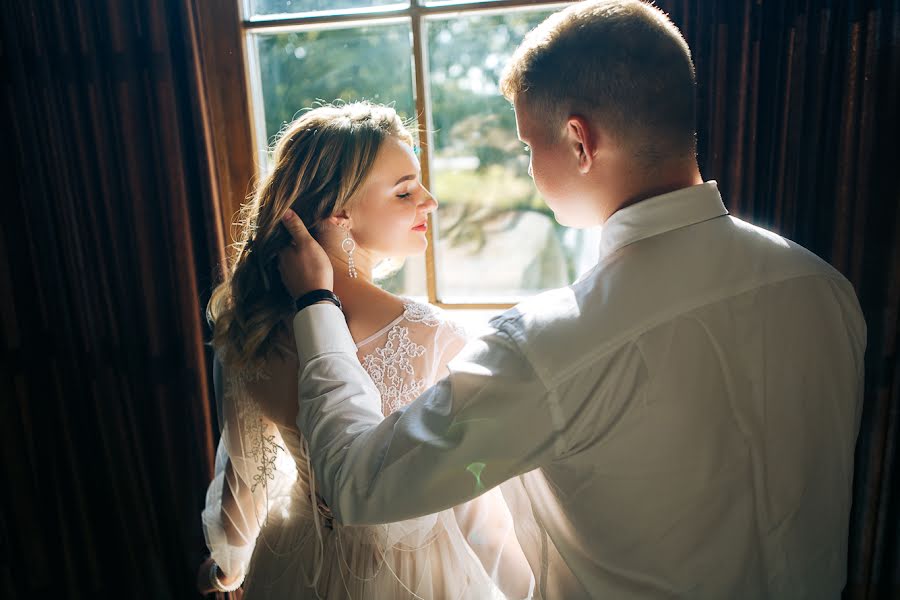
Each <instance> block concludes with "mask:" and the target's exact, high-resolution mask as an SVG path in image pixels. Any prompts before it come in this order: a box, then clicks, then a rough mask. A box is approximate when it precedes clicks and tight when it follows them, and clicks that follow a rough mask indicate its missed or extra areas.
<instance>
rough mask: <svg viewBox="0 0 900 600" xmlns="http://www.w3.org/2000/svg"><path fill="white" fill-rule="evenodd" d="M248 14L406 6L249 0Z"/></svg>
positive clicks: (356, 0)
mask: <svg viewBox="0 0 900 600" xmlns="http://www.w3.org/2000/svg"><path fill="white" fill-rule="evenodd" d="M249 6H250V15H251V16H260V15H280V14H299V13H310V12H332V13H333V12H348V11H352V12H360V11H364V10H366V9H376V10H377V9H384V8H385V7H391V8H406V7H407V6H409V2H403V1H402V0H250V2H249Z"/></svg>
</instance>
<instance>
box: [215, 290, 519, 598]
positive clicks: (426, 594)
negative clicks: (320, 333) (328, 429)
mask: <svg viewBox="0 0 900 600" xmlns="http://www.w3.org/2000/svg"><path fill="white" fill-rule="evenodd" d="M311 335H313V336H315V335H316V332H311ZM312 339H314V340H315V343H317V344H321V345H322V346H323V347H326V348H329V349H330V350H331V351H342V352H349V353H353V355H354V357H356V356H357V351H358V356H359V359H360V360H362V362H363V363H365V364H367V365H368V367H369V373H370V374H371V377H372V378H371V379H368V378H367V380H366V381H365V382H362V385H364V386H366V387H367V388H371V387H372V386H373V384H374V385H376V386H377V387H378V389H382V390H383V391H384V392H385V397H386V398H390V399H391V401H390V402H387V403H385V406H384V409H385V413H384V414H388V413H390V412H391V411H392V410H395V409H396V408H399V407H402V406H403V405H404V404H405V403H408V402H410V401H412V400H414V399H415V397H416V396H417V395H418V393H419V392H420V391H422V390H424V389H426V388H427V387H428V386H429V385H431V384H432V383H433V382H434V381H435V380H437V379H439V378H440V377H443V376H444V375H445V374H446V373H447V367H446V364H447V362H448V361H449V360H450V358H452V357H453V356H454V355H455V354H456V353H457V352H458V351H459V350H460V349H461V348H462V347H463V346H464V344H465V340H464V338H463V337H462V335H461V333H460V330H459V329H458V328H457V327H456V326H455V325H454V324H453V323H452V322H450V321H447V320H446V319H444V318H443V317H442V316H441V315H440V314H439V313H437V312H436V311H435V310H434V309H433V308H432V307H429V306H427V305H422V304H417V303H414V302H407V303H406V305H405V307H404V312H403V314H401V315H400V316H399V317H397V319H395V320H394V321H392V322H391V323H389V324H388V325H387V326H386V327H385V328H384V329H382V330H381V331H379V332H378V333H376V334H375V335H373V336H370V337H369V338H368V339H366V340H363V342H362V343H360V344H359V345H356V344H354V343H353V341H352V339H349V338H344V337H340V338H333V337H329V336H327V335H325V336H324V337H314V338H312ZM354 360H356V358H354ZM297 368H298V362H297V360H296V357H295V356H293V349H290V348H289V349H288V351H287V352H286V353H285V356H284V357H283V358H280V359H275V358H273V359H272V360H270V361H268V362H267V364H266V366H265V368H263V369H261V370H260V372H258V373H252V374H248V373H226V372H224V370H223V369H222V367H221V364H220V363H219V362H218V361H217V362H216V370H215V382H216V397H217V401H218V408H219V418H220V427H221V431H222V437H221V441H220V444H219V448H218V451H217V457H216V458H217V460H216V476H215V478H214V480H213V482H212V483H211V484H210V486H209V489H208V491H207V505H206V508H205V510H204V511H203V524H204V531H205V534H206V539H207V545H208V546H209V549H210V553H211V556H212V557H213V559H215V561H216V562H217V563H218V564H219V565H220V567H221V568H222V570H223V571H224V572H225V573H226V575H231V574H234V573H242V572H246V574H247V575H246V579H245V581H244V593H245V598H247V599H248V600H253V599H257V598H273V599H276V598H277V599H283V598H341V599H344V598H352V599H367V600H380V599H382V598H391V599H395V598H397V599H403V598H410V599H412V598H424V599H427V600H440V599H443V598H454V599H456V598H459V599H470V600H481V599H483V598H491V597H494V596H496V597H502V595H501V593H500V590H499V589H498V588H497V586H495V585H494V584H493V583H492V580H493V581H496V582H497V585H499V586H500V588H502V589H503V591H505V592H507V593H509V594H510V595H511V597H519V598H522V597H526V596H528V595H529V594H530V590H531V589H532V586H533V578H532V576H531V571H530V569H529V566H528V562H527V560H526V558H525V556H524V555H523V553H522V551H521V549H519V547H518V544H517V542H516V537H515V533H514V530H513V523H512V518H511V516H510V514H509V511H508V509H507V508H506V504H505V502H504V500H503V497H502V495H501V494H500V493H499V490H497V491H495V492H494V493H492V494H486V495H484V496H482V497H480V498H478V499H476V500H473V501H471V502H468V503H466V504H463V505H461V506H459V507H457V508H455V509H454V510H445V511H435V512H434V514H426V515H423V516H417V518H414V519H408V520H404V521H401V522H397V523H390V524H388V525H372V526H343V525H341V524H340V523H333V522H331V521H330V519H329V514H328V508H327V506H325V505H324V504H322V503H321V501H318V500H317V501H316V502H315V503H314V502H313V500H312V499H313V498H316V496H317V490H316V480H315V478H314V477H311V476H310V474H311V470H310V468H309V453H308V449H307V445H306V443H305V441H304V440H303V438H302V436H301V435H300V434H299V431H298V430H297V429H296V427H295V425H294V420H295V419H296V415H297V405H296V395H297V387H296V372H297ZM370 416H371V417H373V418H376V419H379V420H380V419H381V418H383V414H382V413H381V411H380V410H379V409H376V410H375V411H374V412H373V413H372V414H371V415H370Z"/></svg>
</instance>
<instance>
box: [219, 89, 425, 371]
mask: <svg viewBox="0 0 900 600" xmlns="http://www.w3.org/2000/svg"><path fill="white" fill-rule="evenodd" d="M388 136H394V137H396V138H398V139H400V140H401V141H403V142H405V143H407V144H410V145H412V144H413V137H412V134H411V133H410V131H409V130H408V129H407V128H406V127H405V125H404V123H403V121H402V120H401V119H400V117H399V116H398V115H397V113H396V111H394V109H393V108H391V107H388V106H382V105H378V104H372V103H369V102H353V103H348V104H340V105H325V106H321V107H318V108H314V109H311V110H308V111H306V112H304V113H303V114H302V115H301V116H300V117H299V118H297V119H296V120H294V121H293V122H292V123H290V124H289V125H287V126H286V127H285V128H284V129H283V130H282V131H281V132H280V133H279V135H278V136H277V139H276V141H275V148H274V156H273V164H274V166H273V168H272V169H271V171H270V172H269V174H268V175H266V176H265V177H264V178H263V179H262V180H261V181H260V183H259V185H258V186H257V188H256V190H255V191H254V193H253V194H252V196H251V197H250V200H249V201H248V202H247V203H246V204H244V205H243V206H242V207H241V211H240V213H239V216H238V219H237V222H236V226H237V228H238V234H237V236H236V237H237V241H236V242H235V243H234V245H233V249H234V252H233V253H232V256H234V259H233V261H232V264H231V265H230V266H229V267H228V268H227V269H226V272H225V274H224V279H223V281H222V283H221V284H219V285H218V286H217V287H216V288H215V290H214V291H213V293H212V297H211V298H210V301H209V305H208V306H207V309H206V315H207V319H208V320H209V322H210V324H211V325H212V327H213V337H212V346H213V348H214V349H215V350H216V354H217V355H218V356H219V358H220V360H222V362H223V363H224V364H225V365H226V366H228V367H229V368H231V369H236V370H245V369H249V370H253V369H259V368H261V367H262V366H263V365H264V363H265V361H266V359H268V358H269V357H270V356H271V355H272V354H273V353H279V352H281V351H280V350H279V347H278V344H276V341H278V339H279V338H280V337H281V336H284V335H286V334H289V331H288V329H289V328H288V325H287V323H288V319H289V318H290V317H291V315H292V314H293V304H292V302H291V297H290V295H289V294H288V292H287V290H286V289H285V288H284V286H283V285H282V283H281V277H280V275H279V273H278V265H277V260H276V258H277V256H278V252H279V251H280V250H281V249H282V248H284V247H285V246H286V245H287V244H288V243H290V234H289V233H288V232H287V230H286V229H285V228H284V227H283V226H282V225H281V216H282V215H283V214H284V213H285V211H287V209H288V208H292V209H293V210H294V212H296V213H297V215H299V216H300V218H301V219H302V220H303V223H304V224H305V225H306V227H307V228H308V229H309V231H310V233H311V234H312V235H313V236H314V237H315V236H316V234H317V233H318V232H319V231H320V228H321V225H322V223H323V222H324V221H325V220H326V219H327V218H328V217H330V216H331V215H333V214H334V213H335V212H339V211H341V210H343V209H345V208H347V207H348V206H350V205H351V203H352V202H353V201H354V200H355V196H356V194H357V193H358V192H359V190H360V188H361V187H362V184H363V183H364V182H365V180H366V177H367V176H368V174H369V172H370V171H371V168H372V164H373V163H374V162H375V157H376V155H377V154H378V150H379V149H380V148H381V145H382V143H383V142H384V141H385V140H386V139H387V138H388ZM282 339H283V337H282Z"/></svg>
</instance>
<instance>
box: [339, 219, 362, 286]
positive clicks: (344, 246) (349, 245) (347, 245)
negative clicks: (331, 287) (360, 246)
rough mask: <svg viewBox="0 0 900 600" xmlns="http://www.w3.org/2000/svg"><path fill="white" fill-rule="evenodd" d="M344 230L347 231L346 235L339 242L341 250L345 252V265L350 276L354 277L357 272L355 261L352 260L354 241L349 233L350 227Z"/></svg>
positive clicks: (354, 247) (354, 248)
mask: <svg viewBox="0 0 900 600" xmlns="http://www.w3.org/2000/svg"><path fill="white" fill-rule="evenodd" d="M345 231H346V232H347V237H345V238H344V241H342V242H341V250H343V251H344V252H346V253H347V267H348V270H349V274H350V277H351V278H352V279H356V277H357V276H358V273H357V272H356V262H355V261H354V260H353V251H354V250H356V242H355V241H354V240H353V237H352V236H351V235H350V229H349V228H348V229H345Z"/></svg>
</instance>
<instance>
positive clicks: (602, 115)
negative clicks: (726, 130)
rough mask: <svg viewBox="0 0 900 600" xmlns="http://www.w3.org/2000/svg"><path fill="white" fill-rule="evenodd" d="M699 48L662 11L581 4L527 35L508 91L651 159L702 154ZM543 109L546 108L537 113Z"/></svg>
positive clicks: (633, 0) (622, 0)
mask: <svg viewBox="0 0 900 600" xmlns="http://www.w3.org/2000/svg"><path fill="white" fill-rule="evenodd" d="M696 86H697V84H696V76H695V73H694V63H693V61H692V60H691V51H690V48H688V45H687V42H685V40H684V38H683V37H682V35H681V32H680V31H679V30H678V28H677V27H676V26H675V25H674V24H673V23H672V21H670V20H669V18H668V16H666V14H665V13H663V12H662V11H661V10H659V9H658V8H656V7H654V6H652V5H650V4H647V3H645V2H641V1H639V0H595V1H586V2H579V3H578V4H574V5H572V6H570V7H568V8H566V9H564V10H562V11H559V12H557V13H554V14H553V15H550V16H549V17H548V18H547V19H545V20H544V21H543V22H542V23H541V24H540V25H538V26H537V27H535V28H534V29H533V30H532V31H530V32H529V33H528V35H526V36H525V39H524V40H523V41H522V43H521V44H520V45H519V47H518V49H517V50H516V52H515V53H514V55H513V57H512V59H511V60H510V62H509V64H508V65H507V67H506V70H505V71H504V73H503V76H502V78H501V81H500V89H501V91H502V93H503V95H504V96H506V98H507V99H509V100H510V101H514V100H515V99H516V98H523V99H524V100H525V102H527V104H528V106H529V107H534V110H535V111H536V114H545V115H547V116H548V117H549V118H552V119H554V120H555V121H557V122H559V121H562V119H564V118H565V117H567V116H568V115H571V114H581V115H582V116H585V117H586V118H590V119H592V120H593V121H594V122H596V123H599V124H602V126H603V127H604V128H605V129H606V130H608V131H610V132H611V133H612V134H613V135H614V136H615V137H617V138H618V139H619V140H621V141H622V142H623V143H624V144H626V145H628V146H630V147H631V148H632V149H633V150H634V151H635V152H636V153H637V154H639V155H643V156H644V157H645V158H647V159H649V160H650V161H654V160H662V159H665V158H669V157H672V156H673V155H679V156H680V155H688V154H689V155H691V156H693V155H694V154H695V152H696ZM537 111H539V113H538V112H537Z"/></svg>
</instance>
